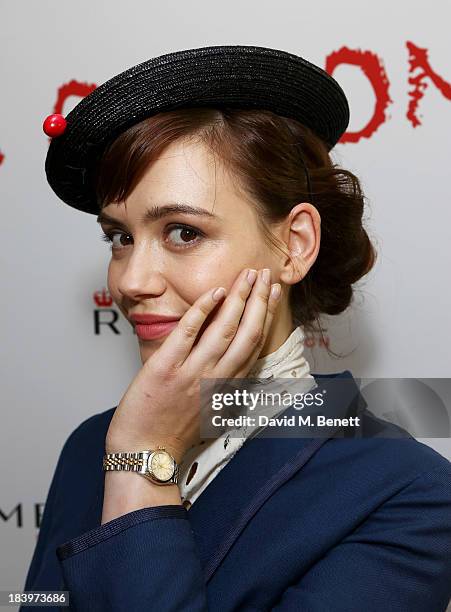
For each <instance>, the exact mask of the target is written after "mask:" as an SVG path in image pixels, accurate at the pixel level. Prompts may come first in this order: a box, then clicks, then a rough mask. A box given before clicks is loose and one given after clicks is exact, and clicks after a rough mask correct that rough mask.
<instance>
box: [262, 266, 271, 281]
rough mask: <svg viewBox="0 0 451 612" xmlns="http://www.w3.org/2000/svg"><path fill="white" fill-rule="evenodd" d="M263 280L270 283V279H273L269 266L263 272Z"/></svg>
mask: <svg viewBox="0 0 451 612" xmlns="http://www.w3.org/2000/svg"><path fill="white" fill-rule="evenodd" d="M262 279H263V282H264V283H266V284H267V285H269V281H270V280H271V270H270V269H269V268H265V269H264V270H263V273H262Z"/></svg>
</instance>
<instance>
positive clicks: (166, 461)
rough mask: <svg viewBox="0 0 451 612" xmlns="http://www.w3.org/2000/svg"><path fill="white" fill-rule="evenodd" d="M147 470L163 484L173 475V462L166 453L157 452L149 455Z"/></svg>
mask: <svg viewBox="0 0 451 612" xmlns="http://www.w3.org/2000/svg"><path fill="white" fill-rule="evenodd" d="M148 468H149V470H150V472H151V473H152V474H153V475H154V476H155V477H156V478H158V480H161V481H163V482H165V481H167V480H170V479H171V478H172V476H173V475H174V470H175V465H174V460H173V458H172V457H171V455H170V454H169V453H167V452H166V451H164V450H158V451H155V452H154V453H152V454H151V455H150V457H149V463H148Z"/></svg>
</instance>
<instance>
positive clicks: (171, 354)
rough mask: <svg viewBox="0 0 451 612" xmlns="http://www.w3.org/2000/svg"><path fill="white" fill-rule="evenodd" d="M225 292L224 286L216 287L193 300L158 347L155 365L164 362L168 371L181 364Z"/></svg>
mask: <svg viewBox="0 0 451 612" xmlns="http://www.w3.org/2000/svg"><path fill="white" fill-rule="evenodd" d="M226 293H227V290H226V289H225V288H224V287H216V288H215V289H210V290H209V291H207V292H206V293H204V294H202V295H201V296H200V297H199V298H198V299H197V300H196V301H195V302H194V304H193V305H192V306H191V308H189V309H188V310H187V311H186V312H185V314H184V315H183V317H182V318H181V319H180V321H179V322H178V324H177V326H176V327H174V329H173V330H172V331H171V333H170V334H169V335H168V336H167V338H166V340H165V342H164V343H163V344H162V345H161V347H160V348H159V349H158V351H157V353H158V364H157V366H158V365H162V364H164V368H165V369H167V370H169V371H171V370H172V371H173V370H175V369H177V368H179V367H180V366H181V364H182V363H183V362H184V361H185V359H186V358H187V357H188V355H189V354H190V351H191V349H192V347H193V344H194V343H195V341H196V338H197V335H198V333H199V331H200V329H201V327H202V325H203V324H204V322H205V320H206V318H207V317H208V316H209V315H210V314H211V313H212V311H213V310H214V308H215V307H216V306H218V304H219V302H220V301H221V300H222V299H223V298H224V297H225V295H226ZM155 354H156V353H155ZM146 363H147V362H146Z"/></svg>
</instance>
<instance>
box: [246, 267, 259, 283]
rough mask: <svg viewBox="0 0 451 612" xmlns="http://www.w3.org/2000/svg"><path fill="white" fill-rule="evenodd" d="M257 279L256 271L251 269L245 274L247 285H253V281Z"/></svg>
mask: <svg viewBox="0 0 451 612" xmlns="http://www.w3.org/2000/svg"><path fill="white" fill-rule="evenodd" d="M256 278H257V270H254V269H253V268H251V269H250V270H249V272H248V273H247V281H248V283H249V285H253V284H254V283H255V279H256Z"/></svg>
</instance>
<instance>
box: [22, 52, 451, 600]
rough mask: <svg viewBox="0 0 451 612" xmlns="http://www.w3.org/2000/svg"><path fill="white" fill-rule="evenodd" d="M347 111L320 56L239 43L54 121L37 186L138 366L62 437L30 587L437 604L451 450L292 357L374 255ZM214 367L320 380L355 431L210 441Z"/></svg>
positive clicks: (184, 55)
mask: <svg viewBox="0 0 451 612" xmlns="http://www.w3.org/2000/svg"><path fill="white" fill-rule="evenodd" d="M348 120H349V109H348V105H347V101H346V97H345V95H344V93H343V91H342V90H341V88H340V87H339V85H338V84H337V83H336V82H335V81H334V79H332V78H331V77H330V76H329V75H327V74H326V73H325V72H324V71H322V70H321V69H320V68H318V67H317V66H314V65H312V64H310V63H309V62H307V61H306V60H303V59H302V58H300V57H297V56H295V55H291V54H289V53H286V52H284V51H280V50H274V49H267V48H262V47H250V46H227V47H226V46H222V47H205V48H201V49H191V50H187V51H180V52H176V53H172V54H167V55H164V56H161V57H159V58H154V59H152V60H149V61H147V62H144V63H143V64H140V65H138V66H135V67H133V68H131V69H129V70H128V71H125V72H124V73H122V74H120V75H118V76H117V77H114V78H113V79H111V80H110V81H108V82H107V83H105V84H104V85H102V86H101V87H99V88H98V89H97V90H95V91H94V92H93V93H92V94H90V95H89V96H87V97H86V98H85V99H84V100H82V101H81V102H80V103H79V104H78V105H77V107H76V108H75V109H74V110H73V111H72V112H71V113H70V114H69V115H68V117H67V122H66V120H64V118H62V117H54V116H53V117H51V118H49V119H48V121H47V123H46V124H45V129H46V132H47V133H48V134H49V135H51V136H52V137H53V140H52V142H51V145H50V148H49V152H48V156H47V160H46V171H47V177H48V180H49V183H50V185H51V186H52V188H53V189H54V191H55V192H56V193H57V194H58V195H59V197H60V198H61V199H62V200H63V201H64V202H65V203H66V204H69V205H70V206H73V207H75V208H77V209H79V210H82V211H84V212H88V213H91V214H96V215H97V216H98V218H97V220H98V222H99V223H100V224H101V227H102V229H103V232H104V238H105V239H106V240H107V241H108V242H110V243H111V247H112V256H111V261H110V265H109V270H108V286H109V290H110V292H111V295H112V297H113V299H114V301H115V303H116V305H117V307H118V308H119V309H120V310H121V312H122V313H123V315H124V316H125V317H126V318H127V319H128V320H129V321H130V323H131V324H132V325H133V326H134V329H135V331H136V333H137V337H138V342H139V350H140V354H141V360H142V363H143V367H142V368H141V370H140V371H139V372H138V374H137V376H136V377H135V379H134V380H133V381H132V382H131V383H130V385H129V387H128V389H127V390H126V392H125V394H124V396H123V397H122V399H121V401H120V402H119V404H118V406H117V407H115V408H113V409H111V410H108V411H106V412H103V413H101V414H97V415H95V416H93V417H91V418H90V419H88V420H87V421H85V422H84V423H82V424H81V425H80V426H79V427H78V428H77V429H76V430H75V431H74V432H73V433H72V434H71V436H70V437H69V439H68V440H67V442H66V444H65V445H64V448H63V450H62V453H61V456H60V459H59V462H58V465H57V467H56V472H55V475H54V478H53V481H52V484H51V487H50V491H49V494H48V499H47V502H46V506H45V512H44V517H43V521H42V526H41V530H40V534H39V540H38V544H37V547H36V551H35V554H34V557H33V560H32V563H31V567H30V569H29V572H28V577H27V581H26V587H25V588H26V589H28V590H31V589H33V590H43V589H48V590H50V589H56V590H57V589H61V590H68V591H69V592H70V603H71V607H72V608H73V609H75V610H83V611H87V610H89V611H91V610H105V611H107V610H108V611H110V610H114V611H116V610H117V611H119V610H120V611H122V610H137V611H138V610H139V611H141V610H142V611H144V610H145V611H148V610H165V611H166V610H174V611H180V610H215V611H216V610H218V611H219V610H220V611H223V610H224V611H225V610H236V611H238V610H239V611H245V610H280V611H288V610H303V611H307V610H308V611H318V612H319V611H321V612H323V611H326V610H334V611H335V610H337V611H345V610H346V612H349V611H353V610H355V611H361V610H363V609H365V610H406V611H407V610H409V612H412V611H415V610H417V611H421V612H423V611H424V610H426V609H427V610H434V611H435V610H437V611H438V610H445V608H446V605H447V603H448V601H449V598H450V596H451V567H450V562H449V550H450V543H451V512H450V510H451V490H450V474H451V468H450V463H449V462H448V461H447V460H446V459H445V458H443V457H442V456H441V455H439V454H438V453H436V452H435V451H434V450H432V449H431V448H429V447H427V446H425V445H423V444H420V443H419V442H417V441H416V440H414V439H413V438H411V437H410V436H407V437H404V438H402V439H389V436H390V435H391V434H393V430H394V429H395V428H394V426H390V424H388V423H386V422H383V421H379V420H378V419H376V418H374V417H373V416H372V415H371V413H370V412H369V411H366V410H365V405H364V402H363V401H362V398H361V396H360V394H359V392H358V386H357V385H356V382H355V381H354V379H353V377H352V375H351V374H350V372H348V371H345V372H341V373H337V374H334V375H331V376H329V377H326V376H321V375H312V374H311V373H310V369H309V365H308V363H307V362H306V360H305V358H304V356H303V339H304V329H306V328H313V326H314V323H315V321H316V322H318V317H319V316H320V315H321V313H328V314H338V313H340V312H342V311H343V310H345V309H346V307H347V306H348V305H349V303H350V301H351V298H352V285H353V283H355V282H356V281H357V280H358V279H359V278H361V277H362V276H364V275H365V274H366V273H367V272H368V271H369V270H370V269H371V267H372V265H373V263H374V259H375V254H374V250H373V247H372V245H371V242H370V240H369V238H368V236H367V233H366V232H365V230H364V228H363V227H362V214H363V199H364V197H363V194H362V192H361V189H360V185H359V182H358V180H357V178H356V177H355V176H354V175H353V174H352V173H350V172H349V171H346V170H344V169H340V168H337V167H336V166H334V165H333V164H332V162H331V159H330V157H329V152H330V150H331V149H332V147H333V146H334V145H335V143H336V142H337V141H338V140H339V138H340V136H341V135H342V134H343V133H344V132H345V130H346V127H347V125H348ZM257 273H258V274H257ZM221 288H222V290H221ZM162 319H165V321H163V322H161V321H162ZM156 321H160V322H159V323H158V322H156ZM290 377H291V381H290ZM209 379H213V380H216V379H228V380H233V379H249V385H251V388H252V389H255V388H256V387H255V386H254V385H257V386H258V385H259V384H262V383H263V384H268V383H269V382H271V383H272V382H274V381H281V380H282V381H287V384H288V382H291V383H293V381H294V382H295V383H296V389H299V388H301V389H302V390H303V391H304V392H306V393H307V392H308V391H312V390H313V389H317V390H318V389H321V390H322V392H323V391H325V392H329V400H328V404H327V414H332V413H333V414H335V411H338V412H340V411H341V413H343V410H344V411H345V413H346V414H347V415H350V414H353V415H358V416H355V417H354V418H357V419H361V423H360V425H361V429H360V438H353V437H352V433H351V438H350V439H349V434H348V433H346V432H345V433H343V428H341V427H338V428H337V427H335V426H334V427H332V428H331V429H329V430H327V434H322V435H319V436H317V435H315V436H309V435H306V434H305V433H304V434H302V433H301V435H299V436H296V437H291V436H285V435H280V436H279V437H277V436H272V435H271V434H269V435H268V430H269V427H265V426H260V427H259V426H252V425H249V426H247V425H246V426H243V427H240V426H237V427H233V426H232V428H231V429H227V428H226V429H225V431H223V432H222V433H223V435H220V436H219V437H216V438H213V437H211V438H207V437H206V436H203V435H202V433H201V431H200V425H205V421H206V420H208V418H209V417H210V416H211V415H210V414H209V413H206V414H203V415H202V419H201V410H200V405H201V403H202V401H201V400H202V393H201V384H200V382H201V380H209ZM342 383H345V384H342ZM337 388H339V390H340V391H339V392H337ZM263 408H264V407H262V410H263ZM293 409H294V408H293V405H290V406H289V407H288V409H285V408H283V409H282V410H281V408H280V406H279V408H278V409H276V408H275V409H273V410H272V411H271V410H269V413H271V414H272V415H276V414H279V412H283V414H284V415H285V416H292V415H293V414H294V412H293ZM362 431H363V432H364V435H363V436H362V435H361V433H362ZM285 433H286V430H285ZM343 436H345V437H346V438H347V439H343ZM133 471H135V472H137V473H135V474H133V473H129V472H133ZM143 476H144V478H143Z"/></svg>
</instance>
